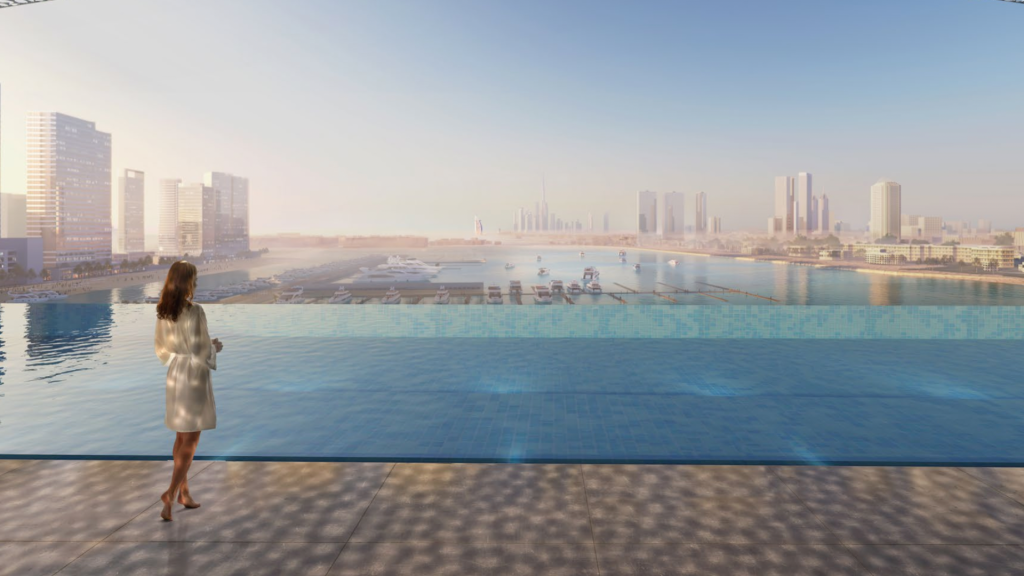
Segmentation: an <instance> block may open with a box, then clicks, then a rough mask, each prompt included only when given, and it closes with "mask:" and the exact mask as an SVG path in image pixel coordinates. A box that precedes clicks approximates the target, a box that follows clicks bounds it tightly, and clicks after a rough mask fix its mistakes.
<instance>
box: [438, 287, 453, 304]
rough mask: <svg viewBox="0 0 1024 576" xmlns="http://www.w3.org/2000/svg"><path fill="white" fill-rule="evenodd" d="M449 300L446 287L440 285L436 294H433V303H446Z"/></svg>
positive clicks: (449, 296) (449, 295)
mask: <svg viewBox="0 0 1024 576" xmlns="http://www.w3.org/2000/svg"><path fill="white" fill-rule="evenodd" d="M450 300H451V294H450V293H449V292H448V289H447V288H445V287H444V286H441V287H440V288H438V289H437V294H435V295H434V304H447V303H448V302H449V301H450Z"/></svg>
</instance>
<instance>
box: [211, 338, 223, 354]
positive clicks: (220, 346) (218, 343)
mask: <svg viewBox="0 0 1024 576" xmlns="http://www.w3.org/2000/svg"><path fill="white" fill-rule="evenodd" d="M212 342H213V348H214V349H215V350H216V351H217V352H220V351H221V350H223V349H224V344H222V343H221V341H220V338H214V339H213V340H212Z"/></svg>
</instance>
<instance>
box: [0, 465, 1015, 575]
mask: <svg viewBox="0 0 1024 576" xmlns="http://www.w3.org/2000/svg"><path fill="white" fill-rule="evenodd" d="M170 468H171V464H170V463H169V462H153V461H148V462H147V461H89V460H63V461H62V460H43V461H30V460H0V574H3V575H8V574H10V575H18V576H32V575H36V574H46V575H49V574H58V573H59V574H61V575H78V574H83V575H94V574H147V575H150V574H167V575H170V574H182V575H186V574H202V575H204V576H216V575H222V574H245V575H259V574H268V575H271V574H272V575H277V574H288V575H306V574H310V575H312V574H316V575H325V574H329V575H331V576H340V575H357V574H358V575H370V574H374V575H377V574H415V575H430V574H449V575H455V574H467V575H499V574H500V575H505V574H545V575H549V574H555V575H570V574H572V575H575V574H588V575H589V574H601V575H619V574H623V575H641V574H643V575H653V574H658V575H669V574H694V575H697V574H699V575H713V574H730V575H733V574H750V575H754V574H756V575H766V574H778V575H787V576H788V575H801V574H821V575H841V574H875V575H883V574H884V575H892V574H915V575H917V574H928V575H930V576H934V575H942V574H949V575H954V574H955V575H958V576H959V575H970V574H979V575H981V574H984V575H995V574H1007V575H1009V574H1022V573H1024V504H1022V503H1024V469H1019V468H938V467H936V468H901V467H886V468H875V467H799V466H798V467H770V466H769V467H765V466H631V465H574V464H565V465H563V464H414V463H400V464H392V463H356V462H348V463H291V462H289V463H285V462H207V461H202V462H196V463H195V464H194V465H193V468H192V473H191V480H190V484H191V487H192V492H193V495H194V496H195V497H196V498H197V499H198V500H200V501H201V502H202V503H203V507H202V508H200V509H198V510H184V509H182V508H181V507H176V508H175V511H174V515H175V521H174V522H173V523H164V522H161V521H160V519H159V516H158V514H159V502H158V495H159V494H160V492H161V491H162V490H163V489H164V487H165V486H166V483H167V481H168V477H169V474H170Z"/></svg>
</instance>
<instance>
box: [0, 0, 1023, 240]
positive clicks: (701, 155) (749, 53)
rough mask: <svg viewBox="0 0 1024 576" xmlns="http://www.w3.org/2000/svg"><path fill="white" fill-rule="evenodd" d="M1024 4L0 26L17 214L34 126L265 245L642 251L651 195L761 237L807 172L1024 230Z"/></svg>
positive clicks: (200, 17)
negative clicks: (530, 223) (335, 237)
mask: <svg viewBox="0 0 1024 576" xmlns="http://www.w3.org/2000/svg"><path fill="white" fill-rule="evenodd" d="M1022 48H1024V6H1022V5H1017V4H1011V3H1007V2H999V1H996V0H856V1H854V0H848V1H846V2H839V1H837V0H779V1H772V2H765V1H764V0H756V1H752V0H739V1H730V2H720V1H717V0H704V1H701V2H691V1H684V0H675V1H665V2H658V1H653V0H651V1H647V0H645V1H640V2H625V1H615V2H596V1H586V2H569V1H557V0H545V1H522V0H516V1H511V0H509V1H505V2H499V1H497V0H494V1H480V0H458V1H453V0H437V1H430V0H423V1H419V0H405V1H391V0H364V1H360V2H348V1H336V0H331V1H326V0H324V1H313V0H278V1H276V2H270V1H262V0H173V1H167V0H165V1H146V2H143V1H140V0H55V1H53V2H47V3H43V4H40V5H34V6H27V7H18V8H11V9H3V10H0V55H2V56H0V85H2V87H3V102H2V114H3V124H2V130H3V132H2V144H3V148H2V150H3V158H2V162H3V166H2V181H0V188H2V189H3V190H4V191H7V192H19V193H20V192H23V191H24V189H25V154H24V142H25V116H26V112H28V111H29V110H55V111H59V112H63V113H66V114H71V115H74V116H78V117H81V118H85V119H88V120H92V121H95V122H96V123H97V127H98V128H99V129H101V130H104V131H107V132H110V133H112V134H113V162H114V171H115V174H116V173H117V172H118V171H120V170H121V169H123V168H134V169H138V170H143V171H145V172H146V175H147V181H146V186H147V198H146V199H147V210H146V211H147V234H155V232H156V226H157V219H158V211H157V208H158V185H157V183H158V179H159V178H162V177H180V178H182V179H184V180H185V181H186V182H190V181H192V182H194V181H199V180H200V179H201V178H202V173H203V172H205V171H207V170H220V171H227V172H233V173H235V174H240V175H245V176H248V177H249V178H250V187H251V196H252V197H251V205H252V214H251V216H252V230H253V232H254V233H261V232H278V231H305V232H321V233H368V232H376V233H392V232H412V231H422V232H431V233H441V232H453V233H454V232H458V233H460V234H462V235H469V234H470V233H471V232H472V222H473V216H474V215H479V216H480V217H481V218H482V219H483V220H484V224H485V226H486V228H487V229H488V230H495V229H496V228H498V227H501V228H506V229H507V228H508V227H509V225H510V222H511V212H512V210H513V209H514V208H515V207H516V206H519V205H529V206H532V204H533V201H534V200H535V199H536V198H537V197H539V195H540V186H541V178H542V175H543V176H544V177H545V178H546V181H547V191H548V199H549V204H550V206H551V211H553V212H555V213H556V214H558V215H560V216H566V217H572V218H580V219H581V220H583V221H585V220H586V214H587V212H590V211H592V212H594V213H595V219H597V220H598V221H599V219H598V218H597V215H598V214H601V213H603V212H605V211H609V212H611V213H612V224H613V226H614V227H619V228H625V227H628V226H631V223H632V219H633V214H634V212H635V192H636V191H637V190H640V189H650V190H656V191H658V192H666V191H672V190H675V191H681V192H685V193H687V195H688V198H687V210H688V213H687V215H686V219H687V222H688V223H692V218H693V212H692V202H693V201H692V194H693V193H694V192H696V191H698V190H704V191H706V192H707V193H708V208H709V212H710V213H711V214H712V215H719V216H722V218H723V224H724V227H725V228H726V230H734V229H737V228H740V227H750V228H753V229H756V230H762V229H764V227H765V222H766V220H767V218H768V216H770V215H771V210H772V187H773V178H774V176H776V175H783V174H794V175H795V174H796V172H798V171H809V172H812V173H813V174H814V176H815V184H816V187H817V191H819V192H820V191H824V192H825V193H827V194H828V195H829V196H830V197H831V199H832V209H833V214H834V217H835V218H839V219H843V220H846V221H852V222H854V223H855V224H856V225H857V226H863V225H864V223H865V222H866V221H867V219H868V205H867V204H868V202H867V199H868V188H869V186H870V185H871V184H872V183H874V182H875V181H876V180H878V179H879V178H880V177H885V178H889V179H894V180H896V181H898V182H900V183H901V184H902V185H903V203H904V212H907V213H924V214H934V215H941V216H944V217H946V218H950V219H951V218H964V219H971V220H976V219H977V218H981V217H984V218H991V219H992V220H994V221H995V223H996V225H1000V226H1016V225H1024V160H1022V159H1021V150H1022V148H1024V111H1022V108H1024V107H1022V106H1021V101H1022V98H1024V61H1022V59H1021V54H1022Z"/></svg>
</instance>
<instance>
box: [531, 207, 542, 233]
mask: <svg viewBox="0 0 1024 576" xmlns="http://www.w3.org/2000/svg"><path fill="white" fill-rule="evenodd" d="M542 216H543V214H541V213H540V202H534V203H533V220H534V221H533V229H534V230H536V231H537V232H540V231H542V230H544V225H543V224H542V223H541V217H542Z"/></svg>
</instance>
